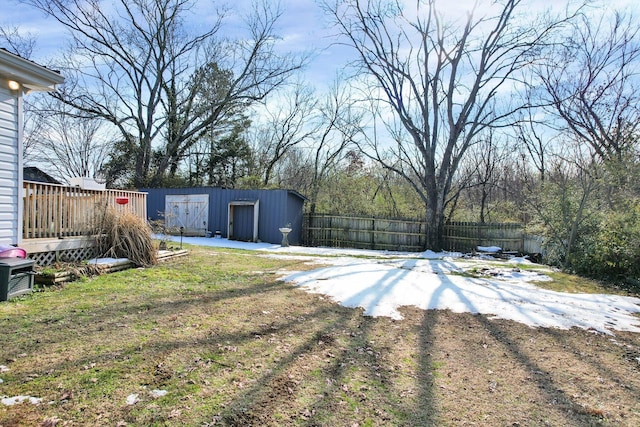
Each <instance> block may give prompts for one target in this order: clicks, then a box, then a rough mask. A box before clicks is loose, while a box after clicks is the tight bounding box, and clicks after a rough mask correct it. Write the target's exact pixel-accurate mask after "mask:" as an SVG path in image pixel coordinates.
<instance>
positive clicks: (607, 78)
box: [537, 12, 640, 160]
mask: <svg viewBox="0 0 640 427" xmlns="http://www.w3.org/2000/svg"><path fill="white" fill-rule="evenodd" d="M547 56H548V57H549V58H550V61H549V62H547V63H545V64H544V65H541V66H539V67H538V68H537V75H538V77H539V78H540V81H541V83H542V91H541V93H540V96H541V97H542V98H543V100H544V101H546V103H547V104H548V106H549V108H548V111H549V112H550V113H551V114H553V115H554V116H555V117H557V118H559V119H560V122H559V123H560V126H561V127H562V130H566V131H568V132H570V133H571V134H572V136H573V137H575V138H577V139H578V140H579V141H582V142H584V143H586V144H589V145H590V146H591V148H592V149H593V150H594V152H595V153H596V154H597V155H598V156H599V157H600V158H602V159H604V160H607V159H611V158H613V157H616V158H620V157H621V156H622V154H623V153H624V151H625V150H627V149H628V148H630V146H631V145H633V144H634V143H636V140H635V138H630V135H635V134H637V132H638V130H639V129H640V128H639V127H640V87H639V86H638V77H639V75H638V73H639V72H640V29H639V28H638V26H637V23H636V22H635V21H634V19H633V17H632V16H630V15H622V14H620V13H618V12H614V13H613V14H612V15H611V14H603V15H601V16H600V17H599V19H597V20H594V19H593V18H590V17H585V16H582V17H581V19H580V20H577V21H575V22H574V25H573V31H572V32H571V33H570V34H569V36H568V37H567V38H566V40H564V42H563V43H561V44H557V45H554V46H553V48H552V49H551V50H550V51H549V53H548V55H547Z"/></svg>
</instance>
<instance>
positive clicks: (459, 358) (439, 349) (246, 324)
mask: <svg viewBox="0 0 640 427" xmlns="http://www.w3.org/2000/svg"><path fill="white" fill-rule="evenodd" d="M309 268H312V266H310V265H308V264H306V263H305V262H303V261H301V260H297V259H294V258H292V259H284V258H283V259H278V258H272V257H258V256H255V254H252V253H247V252H244V251H234V250H228V249H211V248H192V253H191V255H190V256H189V257H188V258H186V259H182V260H177V261H172V262H171V263H168V264H165V265H161V266H157V267H154V268H151V269H135V270H128V271H123V272H119V273H114V274H110V275H106V276H100V277H97V278H92V279H89V280H86V281H81V282H77V283H73V284H69V285H66V286H65V287H64V288H57V289H53V288H49V289H47V290H46V291H45V292H39V293H36V294H33V295H30V296H27V297H24V298H20V299H18V300H12V301H10V302H8V303H3V304H0V327H1V328H2V331H3V333H2V335H1V336H0V349H1V350H0V365H1V366H3V368H2V369H1V371H0V379H2V383H0V396H3V397H15V396H19V395H22V396H31V397H35V398H38V399H42V400H40V401H39V403H37V404H31V403H28V402H25V403H21V404H16V405H12V406H6V405H0V426H2V427H9V426H47V427H50V426H80V425H82V426H85V425H86V426H218V425H223V426H224V425H226V426H288V425H293V426H309V427H310V426H347V427H355V426H358V427H363V426H431V425H432V426H466V425H469V426H470V425H475V426H544V425H549V426H590V425H594V426H598V425H611V426H637V425H640V399H639V396H640V335H638V334H634V333H630V332H615V336H613V335H606V334H603V333H599V332H594V331H590V330H583V329H576V328H574V329H571V330H560V329H545V328H535V329H534V328H531V327H529V326H526V325H523V324H520V323H516V322H513V321H508V320H496V319H491V318H490V317H489V316H485V315H474V314H468V313H466V314H465V313H462V314H456V313H452V312H451V311H448V310H428V311H425V310H420V309H417V308H401V309H400V311H401V313H402V315H403V317H404V319H402V320H392V319H390V318H388V317H377V318H373V317H368V316H363V312H362V310H361V309H352V308H346V307H342V306H340V305H338V304H336V303H334V302H331V301H330V300H329V299H328V298H326V297H324V296H323V295H319V294H311V293H307V292H305V291H303V290H301V289H300V288H298V287H296V286H293V285H290V284H286V283H283V282H282V281H281V280H279V278H280V277H281V276H282V272H283V271H297V270H304V269H309Z"/></svg>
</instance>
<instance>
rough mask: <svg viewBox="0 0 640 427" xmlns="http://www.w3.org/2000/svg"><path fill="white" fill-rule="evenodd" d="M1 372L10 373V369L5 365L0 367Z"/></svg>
mask: <svg viewBox="0 0 640 427" xmlns="http://www.w3.org/2000/svg"><path fill="white" fill-rule="evenodd" d="M0 372H9V368H7V367H6V366H4V365H0Z"/></svg>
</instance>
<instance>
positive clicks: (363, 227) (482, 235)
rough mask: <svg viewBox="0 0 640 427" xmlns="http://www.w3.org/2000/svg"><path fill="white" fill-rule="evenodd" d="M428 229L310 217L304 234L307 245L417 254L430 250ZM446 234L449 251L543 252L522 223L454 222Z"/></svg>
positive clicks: (416, 224)
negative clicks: (492, 248)
mask: <svg viewBox="0 0 640 427" xmlns="http://www.w3.org/2000/svg"><path fill="white" fill-rule="evenodd" d="M427 227H428V226H427V223H426V221H419V220H407V219H388V218H373V217H368V218H367V217H356V216H348V215H330V214H314V215H313V216H311V215H308V214H307V215H305V221H304V230H303V231H304V232H303V235H304V237H305V241H304V243H305V244H306V245H308V246H329V247H345V248H360V249H377V250H395V251H413V252H417V251H423V250H425V249H427V248H428V242H427V241H426V236H427ZM444 234H445V236H444V240H445V249H447V250H450V251H459V252H469V251H474V250H476V248H477V247H478V246H499V247H501V248H502V249H503V251H514V252H520V253H539V252H540V253H541V252H542V248H541V246H540V242H539V241H538V240H537V239H536V238H535V237H532V236H528V235H527V234H526V233H525V229H524V226H523V225H522V224H512V223H504V224H496V223H493V224H481V223H473V222H452V223H448V224H447V225H445V230H444Z"/></svg>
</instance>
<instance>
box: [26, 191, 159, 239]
mask: <svg viewBox="0 0 640 427" xmlns="http://www.w3.org/2000/svg"><path fill="white" fill-rule="evenodd" d="M23 188H24V193H23V198H24V209H23V222H22V238H23V239H39V238H51V237H71V236H86V235H87V234H90V233H92V232H93V231H94V230H96V229H97V227H99V221H100V218H101V215H103V214H104V211H105V209H106V208H107V207H113V208H114V209H116V210H117V211H121V212H126V211H128V212H131V213H133V214H135V215H137V216H138V217H140V218H142V219H144V220H146V219H147V193H140V192H137V191H123V190H83V189H81V188H79V187H69V186H64V185H55V184H45V183H41V182H31V181H25V182H24V184H23ZM125 201H126V203H125Z"/></svg>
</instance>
